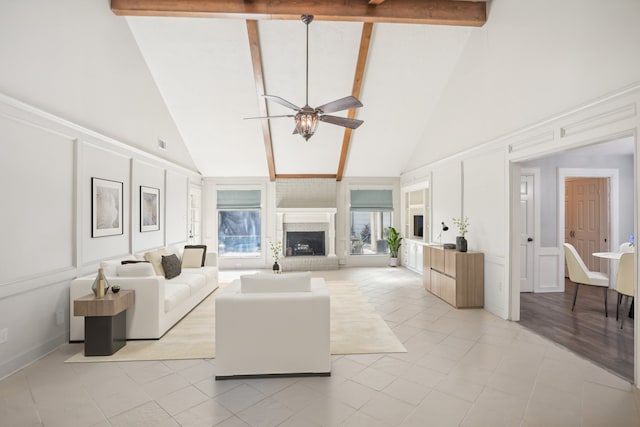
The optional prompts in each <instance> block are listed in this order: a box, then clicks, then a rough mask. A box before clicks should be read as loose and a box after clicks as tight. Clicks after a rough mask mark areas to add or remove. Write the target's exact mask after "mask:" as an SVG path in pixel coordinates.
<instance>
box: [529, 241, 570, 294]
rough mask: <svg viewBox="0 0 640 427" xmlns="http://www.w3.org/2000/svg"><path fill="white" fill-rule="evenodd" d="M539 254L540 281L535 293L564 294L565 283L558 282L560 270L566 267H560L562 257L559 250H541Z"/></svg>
mask: <svg viewBox="0 0 640 427" xmlns="http://www.w3.org/2000/svg"><path fill="white" fill-rule="evenodd" d="M538 254H539V256H538V271H537V272H536V273H537V275H538V277H539V280H538V281H537V282H538V283H537V286H536V288H535V292H564V281H561V282H558V278H559V277H560V274H561V272H560V269H561V268H564V265H560V262H561V260H562V257H561V256H560V252H559V251H558V248H540V252H539V253H538Z"/></svg>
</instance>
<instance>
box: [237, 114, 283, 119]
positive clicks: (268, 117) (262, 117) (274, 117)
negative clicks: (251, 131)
mask: <svg viewBox="0 0 640 427" xmlns="http://www.w3.org/2000/svg"><path fill="white" fill-rule="evenodd" d="M280 117H295V116H294V115H293V114H285V115H282V116H261V117H245V118H244V120H252V119H279V118H280Z"/></svg>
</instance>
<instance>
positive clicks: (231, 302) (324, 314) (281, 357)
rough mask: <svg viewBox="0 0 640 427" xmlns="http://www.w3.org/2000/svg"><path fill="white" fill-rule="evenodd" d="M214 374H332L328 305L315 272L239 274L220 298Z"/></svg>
mask: <svg viewBox="0 0 640 427" xmlns="http://www.w3.org/2000/svg"><path fill="white" fill-rule="evenodd" d="M215 304H216V379H227V378H237V377H244V376H256V375H257V376H269V375H330V374H331V349H330V338H329V334H330V305H329V291H328V290H327V287H326V285H325V283H324V279H321V278H312V277H311V273H309V272H305V273H285V274H270V273H258V274H255V275H245V276H241V279H240V280H237V281H235V282H233V283H232V284H230V285H229V286H228V287H227V288H225V289H223V291H222V292H221V293H220V295H218V296H217V297H216V302H215Z"/></svg>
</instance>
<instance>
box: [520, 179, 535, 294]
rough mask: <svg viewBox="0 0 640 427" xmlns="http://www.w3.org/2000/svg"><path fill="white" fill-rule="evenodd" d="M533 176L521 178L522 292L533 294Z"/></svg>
mask: <svg viewBox="0 0 640 427" xmlns="http://www.w3.org/2000/svg"><path fill="white" fill-rule="evenodd" d="M533 182H534V181H533V175H522V176H521V177H520V292H533V233H534V228H533V224H534V221H533V219H534V210H533V207H534V206H533V192H534V187H533Z"/></svg>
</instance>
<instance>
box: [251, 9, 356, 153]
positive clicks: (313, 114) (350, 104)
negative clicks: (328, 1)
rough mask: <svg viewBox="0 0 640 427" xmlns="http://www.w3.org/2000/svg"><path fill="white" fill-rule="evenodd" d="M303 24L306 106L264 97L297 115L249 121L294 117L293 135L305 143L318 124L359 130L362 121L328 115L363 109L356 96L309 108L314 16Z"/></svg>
mask: <svg viewBox="0 0 640 427" xmlns="http://www.w3.org/2000/svg"><path fill="white" fill-rule="evenodd" d="M301 18H302V22H304V24H305V25H306V27H307V28H306V30H307V31H306V32H307V37H306V42H307V49H306V61H305V62H306V67H305V68H306V78H305V89H306V93H305V105H304V107H302V108H300V107H298V106H296V105H295V104H293V103H291V102H289V101H287V100H286V99H283V98H280V97H279V96H274V95H266V94H265V95H263V96H264V97H265V98H266V99H268V100H269V101H273V102H275V103H277V104H280V105H282V106H284V107H287V108H289V109H291V110H294V111H296V114H295V115H293V114H284V115H279V116H263V117H247V118H248V119H267V120H270V119H275V118H278V117H294V120H295V122H296V128H295V129H294V131H293V134H294V135H295V134H300V136H302V137H303V138H304V139H305V141H308V140H309V138H311V137H312V136H313V134H314V133H315V132H316V129H317V128H318V122H321V121H322V122H326V123H330V124H333V125H336V126H342V127H345V128H349V129H357V128H358V126H360V125H361V124H362V123H364V122H363V121H362V120H358V119H352V118H349V117H338V116H330V115H328V113H335V112H337V111H344V110H349V109H352V108H360V107H362V102H360V101H359V100H358V99H357V98H356V97H355V96H345V97H344V98H340V99H336V100H335V101H331V102H327V103H326V104H323V105H321V106H319V107H316V108H311V107H310V106H309V24H310V23H311V22H312V21H313V15H302V17H301Z"/></svg>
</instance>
